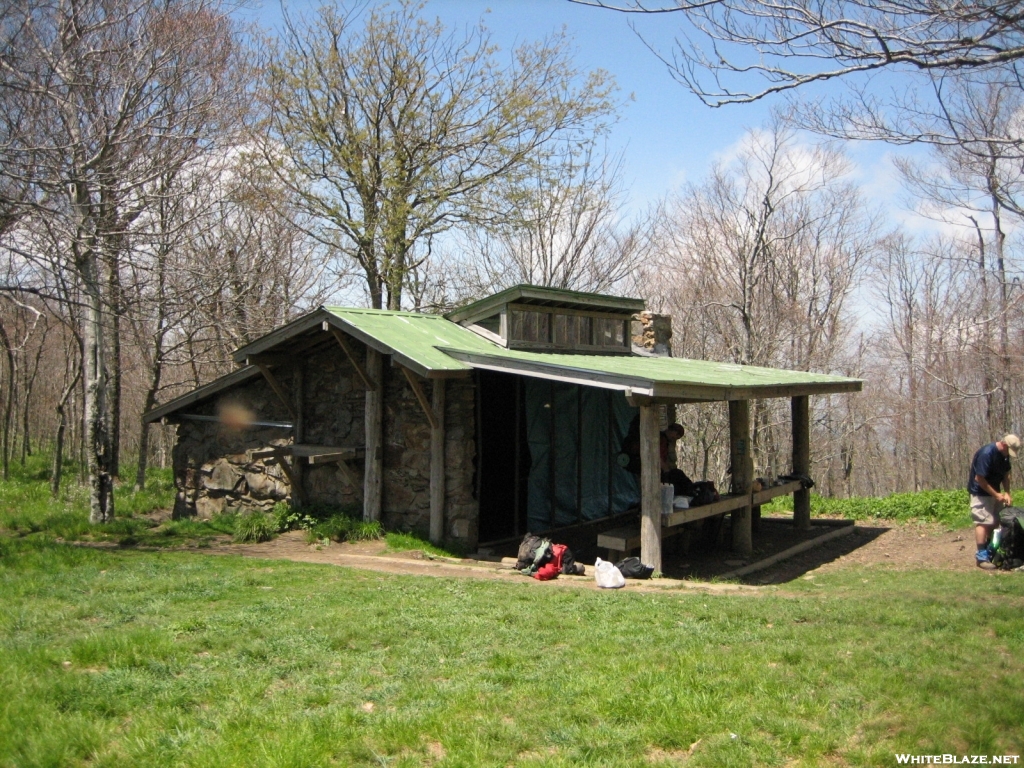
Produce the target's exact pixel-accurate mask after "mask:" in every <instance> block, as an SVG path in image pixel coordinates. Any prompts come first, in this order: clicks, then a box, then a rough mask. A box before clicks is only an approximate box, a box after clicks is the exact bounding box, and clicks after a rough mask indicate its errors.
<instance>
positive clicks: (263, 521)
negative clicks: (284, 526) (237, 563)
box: [235, 512, 277, 544]
mask: <svg viewBox="0 0 1024 768" xmlns="http://www.w3.org/2000/svg"><path fill="white" fill-rule="evenodd" d="M276 535H277V521H276V520H274V518H273V517H271V516H270V515H268V514H266V513H264V512H246V513H245V514H243V515H239V516H238V517H237V518H235V541H237V542H241V543H246V544H250V543H252V544H257V543H259V542H261V541H270V540H271V539H272V538H274V536H276Z"/></svg>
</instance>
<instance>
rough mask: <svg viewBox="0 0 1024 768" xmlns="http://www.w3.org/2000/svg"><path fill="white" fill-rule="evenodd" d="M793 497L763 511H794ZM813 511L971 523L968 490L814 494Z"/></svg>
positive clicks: (862, 517)
mask: <svg viewBox="0 0 1024 768" xmlns="http://www.w3.org/2000/svg"><path fill="white" fill-rule="evenodd" d="M792 510H793V497H792V496H780V497H779V498H777V499H774V500H773V501H772V503H771V504H766V505H765V506H763V507H761V511H762V512H764V513H771V512H787V511H788V512H791V511H792ZM811 514H812V515H815V516H824V517H843V518H847V519H851V520H872V519H875V520H893V521H896V522H909V521H911V520H914V521H920V522H933V523H941V524H942V525H948V526H950V527H953V528H959V527H961V526H964V525H967V524H968V523H969V522H970V515H969V514H968V500H967V491H966V490H958V491H921V492H919V493H894V494H892V495H890V496H883V497H881V498H875V497H870V496H854V497H852V498H849V499H833V498H827V497H825V496H818V495H817V494H813V493H812V494H811Z"/></svg>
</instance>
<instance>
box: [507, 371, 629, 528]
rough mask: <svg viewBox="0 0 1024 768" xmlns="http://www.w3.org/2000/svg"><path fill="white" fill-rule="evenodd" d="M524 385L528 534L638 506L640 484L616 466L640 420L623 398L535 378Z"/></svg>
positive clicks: (619, 394)
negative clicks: (635, 422)
mask: <svg viewBox="0 0 1024 768" xmlns="http://www.w3.org/2000/svg"><path fill="white" fill-rule="evenodd" d="M524 384H525V386H526V435H527V441H528V442H529V446H530V477H529V491H528V496H527V512H526V515H527V527H528V528H529V530H530V531H533V532H534V533H540V532H542V531H546V530H549V529H551V528H558V527H561V526H564V525H572V524H574V523H579V522H584V521H587V520H597V519H599V518H602V517H607V516H608V515H614V514H618V513H620V512H625V511H626V510H627V509H629V508H630V507H631V506H634V505H636V504H638V503H639V502H640V490H639V485H638V483H637V478H636V477H635V476H634V475H632V474H630V473H629V472H627V471H626V470H625V469H623V468H622V467H621V466H619V464H618V462H617V461H616V457H617V456H618V453H619V449H620V447H621V445H622V439H623V437H625V435H626V431H627V430H628V429H629V424H630V422H631V421H632V420H633V418H634V416H635V415H636V413H637V409H636V408H633V407H632V406H630V405H629V403H627V402H626V398H625V397H624V396H623V394H622V393H621V392H617V391H613V390H608V389H598V388H596V387H585V386H580V385H576V384H563V383H561V382H554V381H544V380H540V379H526V380H525V382H524ZM552 460H553V462H554V463H553V465H552ZM552 499H554V507H553V508H552Z"/></svg>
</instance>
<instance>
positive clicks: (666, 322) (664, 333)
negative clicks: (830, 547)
mask: <svg viewBox="0 0 1024 768" xmlns="http://www.w3.org/2000/svg"><path fill="white" fill-rule="evenodd" d="M632 336H633V346H634V348H639V349H640V350H643V351H645V352H647V353H649V354H652V355H656V356H658V357H671V356H672V316H671V315H657V314H655V313H653V312H640V313H639V314H636V315H633V322H632Z"/></svg>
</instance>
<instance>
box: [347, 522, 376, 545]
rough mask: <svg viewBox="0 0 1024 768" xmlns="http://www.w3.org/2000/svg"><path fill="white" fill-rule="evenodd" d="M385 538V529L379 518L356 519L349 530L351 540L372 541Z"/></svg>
mask: <svg viewBox="0 0 1024 768" xmlns="http://www.w3.org/2000/svg"><path fill="white" fill-rule="evenodd" d="M382 538H384V529H383V528H382V527H381V524H380V523H379V522H378V521H377V520H373V521H366V520H354V521H353V525H352V528H351V529H350V530H349V532H348V539H349V541H371V540H373V539H382Z"/></svg>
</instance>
